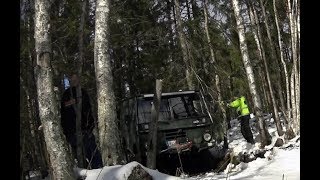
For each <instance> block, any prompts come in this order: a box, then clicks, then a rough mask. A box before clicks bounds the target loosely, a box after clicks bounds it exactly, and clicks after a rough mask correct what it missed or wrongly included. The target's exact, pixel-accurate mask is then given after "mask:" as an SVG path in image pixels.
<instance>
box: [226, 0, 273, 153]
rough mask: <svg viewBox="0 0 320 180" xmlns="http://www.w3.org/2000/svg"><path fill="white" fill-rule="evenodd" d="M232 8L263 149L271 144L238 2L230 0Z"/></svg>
mask: <svg viewBox="0 0 320 180" xmlns="http://www.w3.org/2000/svg"><path fill="white" fill-rule="evenodd" d="M232 6H233V10H234V14H235V18H236V23H237V31H238V36H239V43H240V51H241V55H242V60H243V64H244V67H245V70H246V74H247V78H248V83H249V89H250V93H251V96H252V99H253V104H254V111H255V112H256V116H257V117H258V122H259V133H260V137H261V148H263V147H264V146H265V145H269V144H270V143H271V139H270V134H269V132H268V130H267V128H266V124H265V121H264V119H263V115H262V111H261V110H262V108H261V100H260V95H259V94H258V93H257V90H256V84H255V79H254V73H253V70H252V66H251V62H250V59H249V53H248V48H247V44H246V39H245V32H244V26H243V19H242V18H241V15H240V6H239V2H238V0H232Z"/></svg>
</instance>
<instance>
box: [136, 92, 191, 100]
mask: <svg viewBox="0 0 320 180" xmlns="http://www.w3.org/2000/svg"><path fill="white" fill-rule="evenodd" d="M196 92H197V91H195V90H190V91H178V92H168V93H162V94H161V97H167V98H168V97H175V96H180V95H189V94H195V93H196ZM153 96H154V94H141V95H140V96H138V97H140V98H144V99H145V98H146V99H148V98H153Z"/></svg>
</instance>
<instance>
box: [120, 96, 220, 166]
mask: <svg viewBox="0 0 320 180" xmlns="http://www.w3.org/2000/svg"><path fill="white" fill-rule="evenodd" d="M153 96H154V94H142V95H139V96H136V97H133V98H128V99H126V100H124V101H122V103H121V108H120V118H119V119H120V129H121V131H122V133H121V134H122V141H123V146H124V147H125V150H126V152H127V153H126V154H127V160H128V161H138V162H140V163H142V164H144V165H145V164H146V149H147V145H148V144H147V140H148V135H149V128H150V122H151V106H152V102H153ZM203 99H204V98H202V96H200V94H199V92H198V91H180V92H169V93H162V95H161V103H160V111H159V119H158V133H157V156H158V155H160V154H175V153H178V152H179V153H185V152H195V153H201V152H202V151H203V150H205V149H208V148H210V147H213V146H215V145H216V141H215V138H214V137H215V135H214V132H213V119H212V118H211V117H210V116H209V114H208V111H207V109H206V108H205V104H204V101H203ZM207 107H208V106H207Z"/></svg>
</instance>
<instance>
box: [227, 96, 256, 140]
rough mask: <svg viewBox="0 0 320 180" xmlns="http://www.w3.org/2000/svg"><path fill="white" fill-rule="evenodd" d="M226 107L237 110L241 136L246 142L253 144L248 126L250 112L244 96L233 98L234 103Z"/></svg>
mask: <svg viewBox="0 0 320 180" xmlns="http://www.w3.org/2000/svg"><path fill="white" fill-rule="evenodd" d="M227 106H228V107H232V108H237V113H238V115H239V116H238V120H239V121H240V124H241V134H242V135H243V137H244V138H245V139H246V140H247V142H249V143H251V144H254V140H253V135H252V132H251V128H250V125H249V119H250V111H249V107H248V105H247V102H246V98H245V97H244V96H240V97H239V98H235V100H234V101H232V102H231V103H228V104H227Z"/></svg>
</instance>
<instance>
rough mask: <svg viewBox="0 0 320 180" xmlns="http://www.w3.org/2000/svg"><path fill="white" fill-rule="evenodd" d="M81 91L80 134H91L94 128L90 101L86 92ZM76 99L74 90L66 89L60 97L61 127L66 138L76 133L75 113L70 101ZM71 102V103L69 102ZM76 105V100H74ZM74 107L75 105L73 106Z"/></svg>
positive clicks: (73, 88)
mask: <svg viewBox="0 0 320 180" xmlns="http://www.w3.org/2000/svg"><path fill="white" fill-rule="evenodd" d="M81 91H82V113H81V114H82V116H81V130H82V133H91V132H92V130H93V128H94V125H95V123H94V118H93V116H92V112H91V105H90V100H89V96H88V94H87V92H86V91H85V90H84V89H82V88H81ZM72 98H73V99H76V88H75V87H72V96H71V88H68V89H67V90H66V91H65V92H64V93H63V96H62V100H61V125H62V128H63V132H64V134H65V135H66V136H67V138H68V137H70V136H71V135H75V133H76V112H75V110H74V108H73V105H72V103H70V100H71V99H72ZM71 102H72V101H71ZM75 103H77V100H75ZM75 105H76V104H75Z"/></svg>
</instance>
